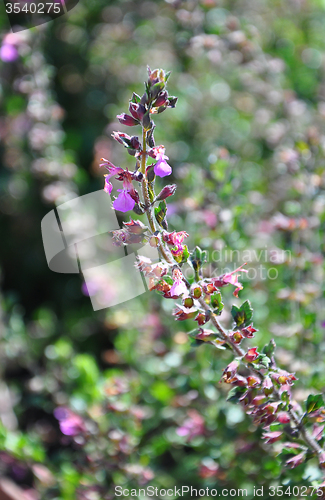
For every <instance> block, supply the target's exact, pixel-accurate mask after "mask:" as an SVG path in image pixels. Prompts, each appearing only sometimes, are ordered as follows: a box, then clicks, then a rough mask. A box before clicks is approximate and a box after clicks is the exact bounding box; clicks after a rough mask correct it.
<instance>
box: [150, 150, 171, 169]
mask: <svg viewBox="0 0 325 500" xmlns="http://www.w3.org/2000/svg"><path fill="white" fill-rule="evenodd" d="M153 150H154V151H153V154H154V158H155V159H156V160H158V161H157V163H156V164H155V166H154V172H155V174H156V175H158V177H166V176H167V175H170V174H171V173H172V167H171V166H170V165H168V163H167V162H166V160H168V159H169V158H168V156H166V155H165V148H164V146H157V147H155V148H153Z"/></svg>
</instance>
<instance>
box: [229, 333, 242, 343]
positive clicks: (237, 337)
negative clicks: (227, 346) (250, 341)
mask: <svg viewBox="0 0 325 500" xmlns="http://www.w3.org/2000/svg"><path fill="white" fill-rule="evenodd" d="M231 339H232V341H233V342H235V344H240V342H241V341H242V339H243V336H242V334H241V333H240V332H239V331H238V332H234V333H232V335H231Z"/></svg>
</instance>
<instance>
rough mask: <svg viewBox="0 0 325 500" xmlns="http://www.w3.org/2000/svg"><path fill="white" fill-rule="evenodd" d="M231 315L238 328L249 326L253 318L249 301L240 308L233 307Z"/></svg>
mask: <svg viewBox="0 0 325 500" xmlns="http://www.w3.org/2000/svg"><path fill="white" fill-rule="evenodd" d="M231 315H232V317H233V318H234V321H235V323H236V326H237V327H238V328H242V327H245V326H249V324H250V323H251V320H252V317H253V309H252V307H251V304H250V302H249V300H245V302H243V304H242V305H241V306H240V307H237V306H235V305H233V306H232V308H231Z"/></svg>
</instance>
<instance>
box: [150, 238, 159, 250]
mask: <svg viewBox="0 0 325 500" xmlns="http://www.w3.org/2000/svg"><path fill="white" fill-rule="evenodd" d="M149 245H150V246H151V247H153V248H157V246H158V245H159V238H158V237H157V236H151V238H150V240H149Z"/></svg>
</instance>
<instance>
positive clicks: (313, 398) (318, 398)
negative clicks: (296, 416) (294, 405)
mask: <svg viewBox="0 0 325 500" xmlns="http://www.w3.org/2000/svg"><path fill="white" fill-rule="evenodd" d="M324 404H325V403H324V400H323V396H322V394H309V396H308V398H307V401H306V410H307V413H311V412H312V411H316V410H319V409H320V408H321V407H322V406H324Z"/></svg>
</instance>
